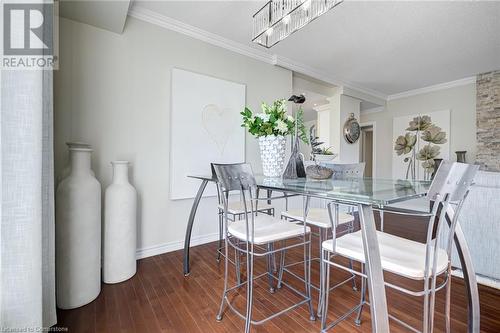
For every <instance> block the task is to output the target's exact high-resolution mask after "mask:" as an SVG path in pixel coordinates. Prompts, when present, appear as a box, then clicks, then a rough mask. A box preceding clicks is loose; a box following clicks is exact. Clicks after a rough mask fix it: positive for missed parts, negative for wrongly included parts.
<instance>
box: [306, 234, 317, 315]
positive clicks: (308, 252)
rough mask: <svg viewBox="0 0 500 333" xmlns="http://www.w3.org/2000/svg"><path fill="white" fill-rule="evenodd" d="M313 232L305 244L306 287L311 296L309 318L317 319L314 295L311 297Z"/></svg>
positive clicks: (307, 294)
mask: <svg viewBox="0 0 500 333" xmlns="http://www.w3.org/2000/svg"><path fill="white" fill-rule="evenodd" d="M306 238H307V235H304V243H305V241H306ZM310 258H311V233H309V243H308V244H304V275H305V276H304V285H305V289H306V297H307V298H309V301H308V302H307V304H308V306H309V319H310V320H316V316H315V314H314V309H313V306H312V297H311V260H310Z"/></svg>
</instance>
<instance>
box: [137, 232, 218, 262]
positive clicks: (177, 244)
mask: <svg viewBox="0 0 500 333" xmlns="http://www.w3.org/2000/svg"><path fill="white" fill-rule="evenodd" d="M218 239H219V233H217V232H216V233H213V234H208V235H201V236H194V237H192V238H191V246H196V245H202V244H206V243H210V242H215V241H216V240H218ZM183 248H184V239H182V240H178V241H173V242H169V243H163V244H158V245H153V246H148V247H143V248H141V249H137V251H136V254H135V256H136V258H137V259H142V258H147V257H152V256H156V255H159V254H163V253H167V252H172V251H177V250H180V249H183Z"/></svg>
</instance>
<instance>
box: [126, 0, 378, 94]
mask: <svg viewBox="0 0 500 333" xmlns="http://www.w3.org/2000/svg"><path fill="white" fill-rule="evenodd" d="M128 15H129V16H131V17H133V18H136V19H138V20H141V21H144V22H148V23H151V24H154V25H157V26H160V27H162V28H165V29H168V30H172V31H175V32H178V33H181V34H183V35H186V36H189V37H192V38H195V39H198V40H201V41H203V42H206V43H209V44H212V45H215V46H219V47H222V48H224V49H227V50H229V51H232V52H235V53H239V54H242V55H244V56H247V57H250V58H253V59H256V60H259V61H263V62H265V63H268V64H272V65H275V66H280V67H283V68H286V69H289V70H292V71H295V72H297V73H301V74H304V75H307V76H310V77H312V78H315V79H317V80H320V81H324V82H326V83H330V84H333V85H336V86H346V87H348V88H351V89H354V90H358V91H360V92H362V93H365V94H368V95H372V96H375V97H377V98H381V99H384V100H386V99H387V94H384V93H381V92H379V91H376V90H372V89H369V88H364V87H360V86H358V85H355V84H353V83H350V82H348V81H345V80H340V79H338V78H333V77H331V76H329V75H325V74H324V73H323V72H322V71H320V70H318V69H316V68H314V67H311V66H308V65H305V64H302V63H300V62H297V61H294V60H291V59H288V58H285V57H282V56H278V55H276V54H274V55H273V54H269V53H267V52H264V51H261V50H258V49H255V48H253V47H250V46H248V45H245V44H243V43H239V42H235V41H233V40H230V39H228V38H225V37H222V36H220V35H217V34H214V33H211V32H208V31H206V30H203V29H200V28H197V27H194V26H192V25H189V24H186V23H184V22H181V21H178V20H175V19H173V18H170V17H168V16H165V15H162V14H158V13H156V12H154V11H152V10H149V9H146V8H142V7H140V6H138V5H137V4H136V5H133V6H132V7H131V8H130V9H129V11H128Z"/></svg>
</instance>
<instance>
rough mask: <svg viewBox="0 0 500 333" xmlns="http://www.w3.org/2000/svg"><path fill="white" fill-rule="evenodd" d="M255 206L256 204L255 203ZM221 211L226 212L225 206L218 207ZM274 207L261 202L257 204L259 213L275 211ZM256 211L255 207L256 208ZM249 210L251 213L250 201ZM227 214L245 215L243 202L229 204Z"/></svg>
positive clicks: (248, 202)
mask: <svg viewBox="0 0 500 333" xmlns="http://www.w3.org/2000/svg"><path fill="white" fill-rule="evenodd" d="M253 204H254V206H255V202H253ZM217 207H218V208H219V209H220V210H224V205H222V204H220V205H218V206H217ZM273 208H274V207H273V206H271V205H269V204H268V203H265V202H259V203H258V204H257V211H258V212H262V211H266V210H268V209H273ZM254 209H255V207H254ZM247 210H248V211H249V212H250V211H251V208H250V201H247ZM227 212H228V213H229V214H232V215H238V214H244V213H245V206H244V204H243V201H232V202H228V204H227Z"/></svg>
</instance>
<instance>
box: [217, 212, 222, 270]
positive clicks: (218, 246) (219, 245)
mask: <svg viewBox="0 0 500 333" xmlns="http://www.w3.org/2000/svg"><path fill="white" fill-rule="evenodd" d="M222 228H223V217H222V214H221V211H220V210H219V242H218V243H217V258H216V260H217V262H220V252H221V249H222V240H223V237H222V233H223V231H222Z"/></svg>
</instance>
